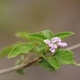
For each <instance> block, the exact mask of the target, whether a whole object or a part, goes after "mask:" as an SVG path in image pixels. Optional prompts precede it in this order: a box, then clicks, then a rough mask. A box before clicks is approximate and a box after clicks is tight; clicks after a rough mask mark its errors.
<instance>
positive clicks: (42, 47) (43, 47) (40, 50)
mask: <svg viewBox="0 0 80 80" xmlns="http://www.w3.org/2000/svg"><path fill="white" fill-rule="evenodd" d="M45 50H46V47H45V46H44V45H42V44H40V45H39V46H37V47H36V50H35V51H36V52H37V53H38V54H40V53H42V52H44V51H45Z"/></svg>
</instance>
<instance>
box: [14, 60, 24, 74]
mask: <svg viewBox="0 0 80 80" xmlns="http://www.w3.org/2000/svg"><path fill="white" fill-rule="evenodd" d="M23 61H24V59H18V60H17V61H16V63H15V65H21V64H22V62H23ZM16 72H17V73H19V74H21V75H24V74H25V73H24V69H23V68H22V69H18V70H16Z"/></svg>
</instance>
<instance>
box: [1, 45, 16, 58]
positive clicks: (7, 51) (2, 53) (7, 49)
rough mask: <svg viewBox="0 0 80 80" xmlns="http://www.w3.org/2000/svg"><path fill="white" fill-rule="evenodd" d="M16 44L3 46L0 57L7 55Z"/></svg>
mask: <svg viewBox="0 0 80 80" xmlns="http://www.w3.org/2000/svg"><path fill="white" fill-rule="evenodd" d="M14 46H15V45H11V46H8V47H5V48H3V49H2V50H1V51H0V57H5V56H7V55H8V54H9V53H10V51H11V50H12V49H13V48H14Z"/></svg>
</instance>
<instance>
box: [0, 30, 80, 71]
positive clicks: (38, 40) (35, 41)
mask: <svg viewBox="0 0 80 80" xmlns="http://www.w3.org/2000/svg"><path fill="white" fill-rule="evenodd" d="M73 34H74V33H73V32H60V33H57V34H54V33H52V32H51V31H50V30H44V31H41V32H36V33H29V32H18V33H17V34H16V36H17V37H21V38H24V39H26V40H27V41H26V42H25V43H22V42H20V43H16V44H14V45H11V46H9V47H5V48H4V49H2V50H1V52H0V57H4V56H6V55H7V56H8V58H13V57H17V56H25V57H23V59H20V62H19V64H25V63H30V60H32V61H31V62H32V63H31V64H29V66H32V65H36V64H37V65H39V66H41V67H43V68H44V69H46V70H49V71H52V72H54V71H56V70H57V69H60V68H61V66H62V65H64V64H74V65H77V66H80V64H77V63H76V61H75V60H74V54H73V52H72V51H70V50H66V49H64V48H63V47H65V46H67V43H66V42H63V39H65V38H68V37H69V36H71V35H73ZM53 53H54V54H53ZM30 54H33V55H34V56H32V55H31V56H30V57H29V59H28V60H26V58H28V56H27V55H30ZM35 57H36V58H37V60H36V61H34V60H35ZM24 62H25V63H24ZM20 69H21V67H20V68H19V70H18V72H19V71H20ZM16 70H17V69H16ZM20 72H22V69H21V71H20Z"/></svg>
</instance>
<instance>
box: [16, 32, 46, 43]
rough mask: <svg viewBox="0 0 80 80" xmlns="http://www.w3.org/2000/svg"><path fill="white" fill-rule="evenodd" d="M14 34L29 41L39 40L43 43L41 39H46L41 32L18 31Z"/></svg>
mask: <svg viewBox="0 0 80 80" xmlns="http://www.w3.org/2000/svg"><path fill="white" fill-rule="evenodd" d="M16 36H17V37H21V38H24V39H27V40H30V41H39V42H42V43H44V42H43V40H44V39H46V37H45V36H44V35H43V34H41V33H27V32H18V33H17V34H16Z"/></svg>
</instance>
